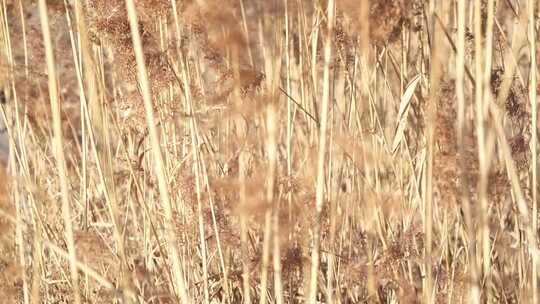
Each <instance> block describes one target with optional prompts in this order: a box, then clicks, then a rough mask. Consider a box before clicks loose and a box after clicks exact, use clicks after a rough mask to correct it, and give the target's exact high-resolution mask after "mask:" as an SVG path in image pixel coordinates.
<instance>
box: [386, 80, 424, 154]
mask: <svg viewBox="0 0 540 304" xmlns="http://www.w3.org/2000/svg"><path fill="white" fill-rule="evenodd" d="M419 81H420V74H418V75H416V76H414V78H413V79H412V80H411V81H410V82H409V84H408V85H407V88H406V89H405V93H403V96H401V102H400V104H399V112H398V123H397V126H396V134H395V135H394V141H393V143H392V153H395V152H396V150H397V148H398V147H399V144H400V143H401V139H402V138H403V132H404V131H405V126H406V125H407V116H408V115H407V114H408V113H409V105H410V104H411V99H412V96H413V94H414V91H415V90H416V86H417V85H418V82H419Z"/></svg>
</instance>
